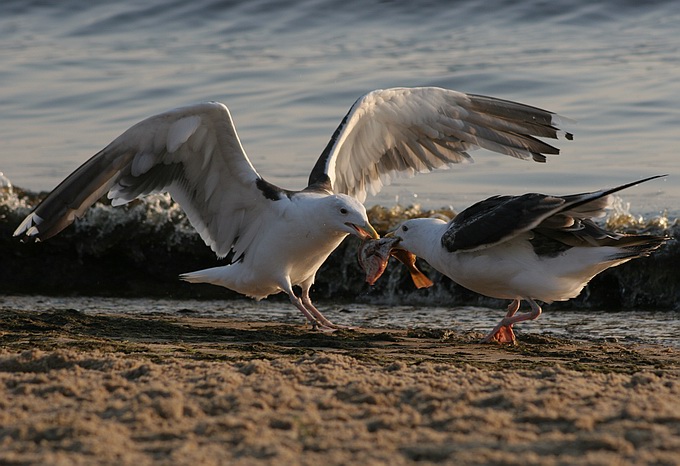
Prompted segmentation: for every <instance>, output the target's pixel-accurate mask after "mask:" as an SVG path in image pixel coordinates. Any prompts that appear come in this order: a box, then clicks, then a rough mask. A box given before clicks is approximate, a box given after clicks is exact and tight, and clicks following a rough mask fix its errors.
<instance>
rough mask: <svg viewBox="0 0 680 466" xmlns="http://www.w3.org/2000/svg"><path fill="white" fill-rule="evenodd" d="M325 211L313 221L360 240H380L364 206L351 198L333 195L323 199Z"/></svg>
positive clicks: (319, 212)
mask: <svg viewBox="0 0 680 466" xmlns="http://www.w3.org/2000/svg"><path fill="white" fill-rule="evenodd" d="M323 204H324V207H325V208H324V209H322V210H319V211H318V215H319V216H318V217H317V218H315V219H312V221H314V222H320V223H322V224H324V225H326V226H327V227H330V228H332V229H334V230H336V231H340V232H344V233H349V234H351V235H355V236H358V237H359V238H360V239H368V238H380V235H378V233H377V232H376V231H375V228H373V225H371V223H370V222H369V221H368V217H367V216H366V208H365V207H364V205H363V204H362V203H361V202H359V201H357V200H356V199H355V198H353V197H351V196H347V195H345V194H333V195H331V196H327V197H325V198H324V199H323Z"/></svg>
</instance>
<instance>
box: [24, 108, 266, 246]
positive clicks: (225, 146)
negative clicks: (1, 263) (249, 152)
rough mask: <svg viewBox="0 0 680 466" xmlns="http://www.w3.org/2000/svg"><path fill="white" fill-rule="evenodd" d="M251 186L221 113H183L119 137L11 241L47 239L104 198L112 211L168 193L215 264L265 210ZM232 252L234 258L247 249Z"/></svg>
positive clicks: (249, 171)
mask: <svg viewBox="0 0 680 466" xmlns="http://www.w3.org/2000/svg"><path fill="white" fill-rule="evenodd" d="M259 178H260V176H259V175H258V173H257V172H256V171H255V169H254V168H253V166H252V164H251V163H250V161H249V160H248V157H247V156H246V154H245V151H244V150H243V147H242V146H241V143H240V141H239V139H238V136H237V134H236V129H235V127H234V125H233V123H232V120H231V116H230V114H229V110H228V109H227V107H226V106H224V105H222V104H220V103H217V102H210V103H203V104H198V105H193V106H189V107H183V108H179V109H176V110H172V111H169V112H166V113H162V114H159V115H156V116H153V117H150V118H148V119H146V120H144V121H141V122H140V123H138V124H136V125H135V126H133V127H131V128H130V129H128V130H127V131H125V132H124V133H123V134H122V135H121V136H119V137H118V138H116V139H115V140H114V141H113V142H112V143H111V144H109V145H108V146H107V147H106V148H104V149H103V150H102V151H100V152H99V153H97V154H96V155H95V156H93V157H92V158H91V159H90V160H88V161H87V162H85V163H84V164H83V165H82V166H80V167H79V168H78V169H77V170H76V171H75V172H73V173H72V174H71V175H70V176H69V177H68V178H66V179H65V180H64V181H63V182H62V183H61V184H60V185H59V186H57V188H55V189H54V191H52V193H51V194H50V195H49V196H48V197H47V198H45V199H44V200H43V202H42V203H41V204H40V205H38V207H36V208H35V210H34V211H33V212H32V213H31V214H30V215H29V216H28V217H27V218H26V219H25V220H24V222H23V223H22V224H21V225H20V226H19V228H17V230H16V232H15V233H14V234H15V236H21V237H22V239H25V240H34V241H35V240H45V239H47V238H50V237H51V236H54V235H56V234H57V233H59V232H60V231H61V230H63V229H64V228H66V227H67V226H68V225H70V224H71V223H72V222H73V221H74V220H75V219H76V218H78V217H81V216H82V215H83V214H84V213H85V211H86V210H87V209H88V208H89V207H90V206H91V205H92V204H94V203H95V202H96V201H97V200H98V199H100V198H101V197H102V196H103V195H104V194H105V193H107V192H108V197H109V198H110V199H111V200H112V204H114V205H121V204H125V203H127V202H130V201H131V200H133V199H136V198H139V197H141V196H145V195H147V194H150V193H155V192H168V193H170V195H171V196H172V197H173V199H174V200H175V201H176V202H178V203H179V204H180V205H181V206H182V208H183V209H184V211H185V213H186V215H187V217H188V219H189V221H190V222H191V224H192V225H193V226H194V228H196V230H197V231H198V233H199V234H200V235H201V237H202V238H203V240H204V241H205V242H206V244H207V245H208V246H210V247H211V248H212V249H213V250H214V251H215V253H216V254H217V255H218V256H220V257H223V256H226V255H227V254H228V253H229V252H230V250H231V249H232V247H233V246H234V243H235V242H236V241H237V239H238V237H239V235H240V233H241V232H242V231H243V230H245V229H246V227H247V225H248V224H249V223H250V222H255V223H258V222H257V221H256V217H257V216H258V215H259V214H260V213H261V212H262V210H263V209H266V208H267V204H268V203H270V201H269V200H267V199H266V198H265V197H264V196H263V195H262V193H261V191H260V190H259V189H258V188H257V186H256V181H257V180H258V179H259ZM239 246H240V247H239V249H240V252H241V253H242V252H243V249H244V248H245V247H246V246H247V245H245V244H241V245H239Z"/></svg>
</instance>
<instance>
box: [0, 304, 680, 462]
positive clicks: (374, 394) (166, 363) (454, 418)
mask: <svg viewBox="0 0 680 466" xmlns="http://www.w3.org/2000/svg"><path fill="white" fill-rule="evenodd" d="M480 337H481V334H459V333H455V332H452V331H447V330H427V329H423V330H412V331H406V330H394V331H384V330H370V329H366V330H364V329H362V330H356V331H342V332H337V333H335V334H331V335H328V334H318V333H313V332H310V331H308V330H307V329H305V328H303V327H298V326H293V325H290V326H286V325H268V324H262V323H249V322H235V321H230V320H228V319H207V318H200V319H199V318H190V317H187V318H171V317H163V316H153V317H148V316H147V317H135V318H132V317H129V316H122V315H98V316H91V315H84V314H81V313H79V312H76V311H58V312H49V313H40V314H39V313H35V312H21V311H8V310H0V341H1V346H0V348H1V350H0V407H1V409H0V464H3V465H4V464H9V465H28V464H45V465H72V464H76V465H77V464H88V465H89V464H111V465H128V464H129V465H133V464H134V465H146V464H166V465H184V464H190V465H193V466H198V465H212V464H238V465H259V464H272V465H274V464H276V465H286V464H291V465H292V464H308V465H319V464H323V465H335V464H338V465H339V464H357V465H362V464H365V465H374V464H377V465H380V464H384V465H402V464H414V463H416V462H417V463H418V464H508V465H511V464H518V465H531V464H597V465H627V464H668V465H671V464H673V465H675V464H680V352H679V351H678V350H675V349H671V348H663V347H649V346H636V345H625V346H624V345H620V344H616V343H606V344H603V343H583V342H572V341H568V340H561V339H554V338H545V337H537V336H531V335H525V336H524V337H522V336H521V335H520V344H519V345H518V346H517V347H500V346H494V345H479V344H477V343H476V341H477V339H478V338H480Z"/></svg>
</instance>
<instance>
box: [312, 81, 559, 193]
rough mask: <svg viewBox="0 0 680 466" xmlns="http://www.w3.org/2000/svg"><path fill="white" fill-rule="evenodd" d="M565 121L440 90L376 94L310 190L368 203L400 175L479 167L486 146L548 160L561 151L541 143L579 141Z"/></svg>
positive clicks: (354, 111)
mask: <svg viewBox="0 0 680 466" xmlns="http://www.w3.org/2000/svg"><path fill="white" fill-rule="evenodd" d="M558 124H559V117H558V116H557V115H556V114H554V113H551V112H549V111H546V110H541V109H539V108H535V107H530V106H528V105H523V104H520V103H516V102H510V101H507V100H501V99H495V98H493V97H485V96H480V95H472V94H464V93H461V92H456V91H452V90H448V89H441V88H436V87H420V88H393V89H386V90H376V91H373V92H370V93H368V94H366V95H364V96H363V97H361V98H360V99H359V100H357V101H356V102H355V103H354V105H353V106H352V107H351V108H350V110H349V112H348V113H347V115H346V116H345V118H344V119H343V120H342V122H341V123H340V126H338V128H337V129H336V130H335V133H334V134H333V137H332V138H331V140H330V142H329V143H328V145H327V146H326V148H325V150H324V151H323V153H322V154H321V157H320V158H319V159H318V160H317V162H316V165H315V166H314V169H313V170H312V173H311V175H310V177H309V185H310V186H324V187H326V188H327V189H332V190H333V191H334V192H336V193H344V194H349V195H350V196H354V197H356V198H357V199H358V200H359V201H361V202H364V201H365V200H366V195H367V193H368V192H370V193H371V194H376V193H378V191H380V189H381V188H382V187H383V186H385V185H387V184H390V182H391V181H392V180H393V179H394V178H395V177H397V176H400V177H411V176H414V175H415V174H416V173H423V172H429V171H432V170H434V169H437V168H444V167H447V166H450V165H452V164H455V163H461V162H469V161H471V157H470V155H469V154H468V153H467V151H468V150H472V149H476V148H479V147H482V148H484V149H488V150H490V151H494V152H499V153H501V154H507V155H510V156H512V157H517V158H520V159H533V160H535V161H537V162H545V160H546V156H545V154H559V149H557V148H555V147H553V146H551V145H549V144H546V143H545V142H543V141H541V140H539V139H537V138H536V137H542V138H552V139H557V138H558V136H560V135H561V136H562V137H564V138H566V139H572V135H571V134H570V133H567V132H564V131H562V130H560V129H559V128H558Z"/></svg>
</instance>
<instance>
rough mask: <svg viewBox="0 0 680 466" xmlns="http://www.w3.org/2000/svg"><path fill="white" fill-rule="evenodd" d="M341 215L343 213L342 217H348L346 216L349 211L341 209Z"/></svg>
mask: <svg viewBox="0 0 680 466" xmlns="http://www.w3.org/2000/svg"><path fill="white" fill-rule="evenodd" d="M340 213H341V214H342V215H346V214H347V209H345V208H344V207H343V208H342V209H340Z"/></svg>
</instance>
